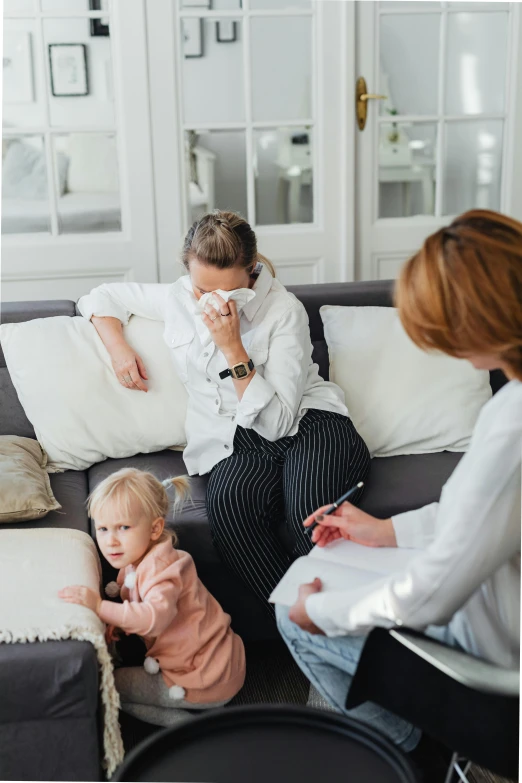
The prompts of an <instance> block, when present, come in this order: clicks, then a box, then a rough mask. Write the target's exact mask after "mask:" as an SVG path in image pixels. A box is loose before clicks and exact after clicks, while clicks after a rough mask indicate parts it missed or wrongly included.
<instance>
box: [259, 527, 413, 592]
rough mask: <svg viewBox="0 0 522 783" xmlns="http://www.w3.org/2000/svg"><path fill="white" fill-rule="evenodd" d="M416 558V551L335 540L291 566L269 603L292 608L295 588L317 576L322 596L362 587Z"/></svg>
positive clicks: (315, 549) (397, 569) (400, 568)
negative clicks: (329, 592) (327, 593)
mask: <svg viewBox="0 0 522 783" xmlns="http://www.w3.org/2000/svg"><path fill="white" fill-rule="evenodd" d="M418 554H419V550H418V549H398V548H397V547H393V548H387V547H369V546H362V545H361V544H355V543H354V542H353V541H345V540H344V539H338V540H337V541H333V542H332V543H331V544H328V545H327V546H325V547H318V546H316V547H314V548H313V549H312V551H311V552H310V554H309V555H308V556H307V557H300V558H299V559H298V560H296V561H295V562H294V563H292V565H291V566H290V568H289V569H288V571H287V572H286V574H285V575H284V577H283V578H282V580H281V581H280V582H279V584H278V585H277V587H276V588H275V590H274V591H273V593H272V595H271V596H270V598H269V599H268V600H269V601H270V602H271V603H273V604H283V605H284V606H292V604H294V603H295V602H296V600H297V591H298V588H299V587H300V586H301V585H303V584H306V583H308V582H313V580H314V579H315V577H316V576H318V577H319V579H320V580H321V581H322V583H323V592H326V591H328V590H353V589H354V588H357V587H364V585H367V584H371V583H372V582H379V581H380V580H381V579H382V578H383V577H386V576H388V575H389V574H393V573H394V572H398V571H402V570H404V568H406V566H407V565H408V563H409V561H410V560H411V559H412V558H414V557H415V556H416V555H418Z"/></svg>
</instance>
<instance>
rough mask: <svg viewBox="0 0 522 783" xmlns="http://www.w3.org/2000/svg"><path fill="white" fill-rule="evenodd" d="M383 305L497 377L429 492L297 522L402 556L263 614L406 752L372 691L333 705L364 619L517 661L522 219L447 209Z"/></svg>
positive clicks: (404, 735)
mask: <svg viewBox="0 0 522 783" xmlns="http://www.w3.org/2000/svg"><path fill="white" fill-rule="evenodd" d="M396 304H397V307H398V308H399V314H400V317H401V321H402V323H403V326H404V328H405V330H406V332H407V333H408V335H409V336H410V337H411V338H412V340H413V341H414V342H415V343H416V344H417V345H418V346H420V347H421V348H424V349H426V350H432V349H438V350H440V351H443V352H444V353H447V354H449V355H450V356H455V357H459V358H463V359H467V360H468V361H470V362H471V363H472V364H473V366H474V367H477V368H478V369H484V370H493V369H495V368H500V369H501V370H503V372H504V373H505V375H506V376H507V378H508V379H509V382H508V383H507V384H506V385H505V386H504V387H503V388H502V389H501V390H500V391H499V392H497V394H495V395H494V396H493V397H492V399H491V400H490V401H489V402H488V403H487V404H486V405H485V406H484V408H483V409H482V411H481V413H480V416H479V418H478V420H477V423H476V425H475V429H474V432H473V436H472V439H471V443H470V446H469V450H468V452H467V453H466V454H465V455H464V456H463V457H462V459H461V461H460V462H459V464H458V466H457V467H456V469H455V471H454V472H453V474H452V476H451V477H450V478H449V480H448V481H447V482H446V484H445V485H444V487H443V490H442V494H441V497H440V501H439V503H432V504H431V505H429V506H425V507H424V508H420V509H418V510H417V511H409V512H406V513H404V514H398V515H397V516H394V517H392V518H391V519H375V518H374V517H371V516H370V515H368V514H365V513H364V512H362V511H361V510H359V509H357V508H355V507H354V506H353V505H351V504H350V503H346V504H345V505H344V506H342V507H341V508H340V509H338V511H337V512H336V515H335V516H334V515H332V516H321V514H320V512H321V510H323V509H319V511H318V512H316V514H315V515H312V516H311V517H310V518H309V519H307V520H306V521H305V523H304V525H305V526H309V525H310V524H312V521H313V520H314V519H317V520H318V522H319V526H318V527H317V528H316V529H315V530H314V533H313V536H312V538H313V540H314V542H315V543H317V544H318V545H319V546H324V545H325V544H327V543H329V542H330V541H333V540H335V539H336V538H340V537H343V538H346V539H351V540H353V541H356V542H358V543H360V544H364V545H366V546H385V547H386V546H387V547H389V546H400V547H410V548H418V549H421V550H422V551H421V552H419V554H418V556H416V557H415V558H413V559H412V560H411V561H410V564H409V566H408V568H407V569H406V570H405V571H404V572H402V573H397V574H395V575H393V576H391V577H387V578H384V579H382V580H381V581H379V582H378V583H376V584H375V585H373V586H369V587H366V588H364V589H358V590H354V591H353V592H334V591H332V592H322V591H321V583H320V581H319V580H318V579H316V580H314V582H313V583H311V584H308V585H302V586H301V588H300V593H299V599H298V601H297V603H296V604H295V605H294V606H293V607H292V608H291V609H290V610H288V609H285V608H284V607H280V606H278V607H277V617H278V624H279V628H280V631H281V633H282V635H283V637H284V639H285V641H286V642H287V644H288V646H289V649H290V651H291V652H292V655H293V656H294V658H295V659H296V661H297V663H298V664H299V666H300V667H301V669H302V670H303V671H304V672H305V674H306V675H307V676H308V678H309V679H310V680H311V682H312V683H313V685H315V687H316V688H318V690H319V691H321V692H322V694H323V695H324V696H325V698H326V699H328V701H329V702H330V703H331V704H332V705H334V706H335V707H336V708H337V709H338V710H339V711H341V712H344V713H345V714H349V715H351V716H355V717H358V718H360V719H361V720H363V721H365V722H368V723H370V724H373V725H374V726H376V727H378V728H380V729H381V730H382V731H383V732H384V733H386V734H387V735H388V736H389V737H391V739H393V740H394V741H395V742H396V743H397V744H398V745H400V746H401V747H402V748H403V749H404V750H407V751H409V750H412V749H413V748H414V747H415V746H416V744H417V743H418V740H419V737H420V732H419V731H418V729H416V728H414V727H413V726H411V725H410V724H408V723H407V722H406V721H404V720H401V719H400V718H398V717H396V716H394V715H392V714H391V713H388V712H387V711H385V710H383V709H382V708H380V707H378V706H377V705H374V704H370V703H367V704H364V705H361V706H360V707H357V708H356V709H354V710H346V708H345V706H344V702H345V699H346V694H347V692H348V690H349V687H350V682H351V678H352V676H353V674H354V672H355V669H356V668H357V662H358V660H359V656H360V653H361V649H362V646H363V644H364V640H365V634H367V633H368V631H370V629H371V628H373V627H374V626H383V627H386V628H390V627H392V626H397V625H399V626H400V625H404V626H408V627H410V628H415V629H418V630H422V631H424V632H425V633H427V634H428V635H430V636H433V637H435V638H437V639H439V640H441V641H444V642H445V643H447V644H449V645H452V646H458V647H460V648H462V649H464V650H466V651H467V652H469V653H471V654H472V655H476V656H479V657H482V658H485V659H487V660H489V661H492V662H494V663H496V664H498V665H499V666H504V667H509V668H518V665H519V649H520V512H521V497H520V478H521V451H522V383H521V381H522V224H520V223H519V222H517V221H516V220H513V219H511V218H508V217H505V216H504V215H500V214H498V213H495V212H490V211H487V210H473V211H470V212H467V213H466V214H464V215H461V216H460V217H458V218H456V219H455V220H454V221H453V223H452V224H451V225H450V226H449V227H448V228H442V229H440V230H439V231H437V232H436V233H435V234H433V235H432V236H430V237H429V238H428V239H427V240H426V241H425V243H424V246H423V248H422V249H421V250H420V251H419V252H418V253H417V254H416V255H415V256H414V257H413V258H411V259H410V260H409V261H408V262H407V264H406V265H405V266H404V268H403V270H402V273H401V276H400V279H399V281H398V284H397V290H396ZM332 499H334V496H333V495H332V497H331V498H330V500H332ZM420 698H421V697H420Z"/></svg>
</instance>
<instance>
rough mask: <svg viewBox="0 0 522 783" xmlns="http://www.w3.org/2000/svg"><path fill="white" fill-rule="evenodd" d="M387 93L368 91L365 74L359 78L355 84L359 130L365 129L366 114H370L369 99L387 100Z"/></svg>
mask: <svg viewBox="0 0 522 783" xmlns="http://www.w3.org/2000/svg"><path fill="white" fill-rule="evenodd" d="M387 97H388V96H387V95H376V94H375V93H371V92H368V88H367V86H366V79H365V78H364V76H360V77H359V78H358V79H357V83H356V85H355V113H356V115H357V124H358V126H359V130H364V128H365V126H366V116H367V114H368V101H369V100H381V101H382V100H385V99H386V98H387Z"/></svg>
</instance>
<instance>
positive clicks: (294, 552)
mask: <svg viewBox="0 0 522 783" xmlns="http://www.w3.org/2000/svg"><path fill="white" fill-rule="evenodd" d="M369 467H370V454H369V452H368V449H367V447H366V444H365V442H364V441H363V439H362V438H361V436H360V435H359V433H358V432H357V430H356V429H355V427H354V425H353V423H352V421H351V419H349V418H347V417H346V416H341V414H339V413H330V412H329V411H319V410H313V409H312V410H308V412H307V413H306V414H305V415H304V416H303V418H302V419H301V421H300V423H299V430H298V432H297V433H296V435H293V436H288V437H284V438H280V439H279V440H277V441H274V442H271V441H268V440H266V439H265V438H263V437H261V435H258V433H257V432H255V431H254V430H251V429H244V428H243V427H238V428H237V430H236V434H235V437H234V452H233V453H232V454H231V455H230V457H227V458H226V459H224V460H222V461H221V462H218V464H217V465H216V466H215V467H214V468H213V469H212V472H211V474H210V479H209V482H208V486H207V516H208V518H209V521H210V528H211V532H212V540H213V542H214V545H215V547H216V549H217V550H218V552H219V554H220V556H221V558H222V559H223V560H224V562H225V563H226V564H227V565H228V566H229V567H230V568H231V569H232V570H233V571H234V572H235V573H236V574H238V576H239V577H241V579H242V580H243V581H244V582H245V583H246V584H247V585H248V586H249V587H250V588H251V589H252V590H253V591H254V593H255V594H256V595H257V596H258V597H259V598H260V599H261V600H262V601H263V602H264V603H266V601H267V598H268V596H269V595H270V593H271V592H272V590H273V589H274V587H275V586H276V584H277V583H278V582H279V581H280V579H281V578H282V577H283V574H284V573H285V572H286V571H287V570H288V567H289V566H290V564H291V563H292V562H293V560H295V558H296V557H299V556H300V555H307V554H308V552H309V551H310V549H311V548H312V543H311V541H310V535H309V534H308V533H306V532H305V528H304V527H303V524H302V523H303V520H304V519H306V517H307V516H309V515H310V514H311V513H312V512H313V511H315V510H316V509H317V508H318V507H319V506H323V505H325V504H327V503H333V501H334V500H336V499H337V498H338V497H340V496H341V495H342V494H343V493H344V492H346V491H347V490H348V489H350V487H352V486H354V485H355V484H357V482H359V481H364V480H365V479H366V476H367V474H368V470H369ZM362 491H363V490H362V489H361V490H360V491H359V493H358V494H355V495H354V496H353V497H352V498H351V500H352V502H355V503H357V502H358V500H359V499H360V496H361V494H362ZM281 524H282V525H284V526H285V527H286V535H285V538H287V539H289V540H290V541H291V548H290V551H287V549H286V548H285V546H284V545H283V543H282V541H281V539H280V538H279V537H278V535H277V532H276V528H277V527H279V526H280V525H281Z"/></svg>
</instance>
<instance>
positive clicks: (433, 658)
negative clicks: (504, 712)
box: [390, 628, 520, 697]
mask: <svg viewBox="0 0 522 783" xmlns="http://www.w3.org/2000/svg"><path fill="white" fill-rule="evenodd" d="M390 634H391V636H393V638H394V639H396V640H397V641H398V642H400V643H401V644H403V645H404V646H405V647H407V648H408V649H410V650H411V651H412V652H414V653H415V654H416V655H419V656H420V657H421V658H424V660H425V661H427V662H428V663H430V664H431V665H432V666H435V667H436V668H437V669H439V670H440V671H441V672H443V673H444V674H446V675H447V676H448V677H451V678H452V679H454V680H456V681H457V682H460V683H461V684H462V685H466V686H467V687H468V688H474V689H475V690H478V691H481V692H482V693H496V694H498V695H501V696H514V697H517V696H518V695H519V691H520V672H519V671H518V670H513V669H502V668H501V667H500V666H495V665H494V664H492V663H489V662H488V661H484V660H482V659H480V658H475V657H473V656H472V655H468V653H465V652H463V651H461V650H457V649H455V648H454V647H448V646H447V645H445V644H442V643H441V642H438V641H436V640H435V639H430V638H429V637H428V636H424V635H423V634H420V633H416V632H415V631H411V630H408V631H399V630H397V629H395V628H394V629H392V630H390Z"/></svg>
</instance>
